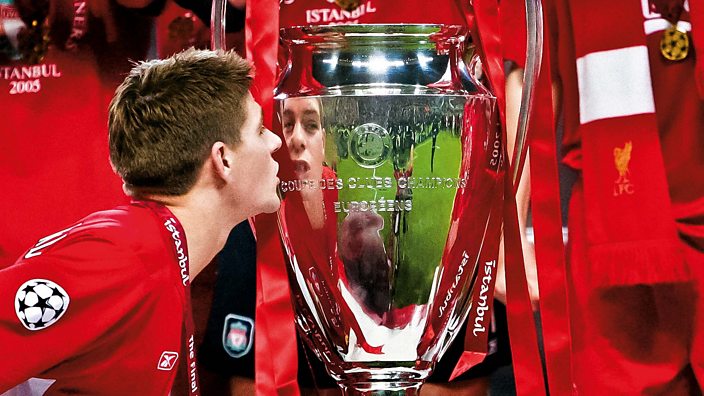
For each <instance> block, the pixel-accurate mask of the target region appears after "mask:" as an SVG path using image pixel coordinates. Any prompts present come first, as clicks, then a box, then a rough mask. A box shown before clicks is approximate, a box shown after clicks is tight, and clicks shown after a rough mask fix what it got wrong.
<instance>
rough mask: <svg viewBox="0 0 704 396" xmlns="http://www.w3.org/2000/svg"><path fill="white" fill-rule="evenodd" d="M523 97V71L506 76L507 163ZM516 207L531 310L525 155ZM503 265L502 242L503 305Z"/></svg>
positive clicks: (499, 289) (501, 285) (534, 286)
mask: <svg viewBox="0 0 704 396" xmlns="http://www.w3.org/2000/svg"><path fill="white" fill-rule="evenodd" d="M522 93H523V69H521V68H518V67H516V68H513V69H512V70H511V71H510V72H509V73H508V75H507V76H506V135H507V142H506V143H507V148H508V155H509V159H510V160H513V158H512V156H513V150H514V147H515V144H516V134H517V129H518V114H519V110H520V105H521V95H522ZM516 205H517V207H518V225H519V229H520V232H521V245H522V247H523V260H524V264H525V270H526V278H527V280H528V290H529V292H530V297H531V301H532V302H533V304H534V306H535V305H536V304H537V302H538V299H539V293H538V272H537V268H536V264H535V250H534V246H533V244H532V243H531V242H529V241H528V239H527V237H526V223H527V221H528V210H529V208H530V155H529V154H528V155H526V162H525V165H524V167H523V173H522V174H521V181H520V184H519V187H518V190H517V191H516ZM505 271H506V270H505V265H504V246H503V238H502V240H501V245H500V247H499V262H498V271H497V274H498V275H497V278H496V292H495V297H496V298H497V299H498V300H499V301H501V302H503V303H506V275H505Z"/></svg>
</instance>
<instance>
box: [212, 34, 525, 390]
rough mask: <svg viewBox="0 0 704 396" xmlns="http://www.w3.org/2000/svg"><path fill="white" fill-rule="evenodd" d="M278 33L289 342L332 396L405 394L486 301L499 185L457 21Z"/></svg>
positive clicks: (498, 142)
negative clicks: (301, 347)
mask: <svg viewBox="0 0 704 396" xmlns="http://www.w3.org/2000/svg"><path fill="white" fill-rule="evenodd" d="M216 25H217V24H216ZM281 38H282V42H283V45H284V47H285V49H286V51H287V54H288V59H287V63H286V64H285V65H284V67H283V71H282V74H281V76H280V79H279V84H278V87H277V89H276V92H275V107H276V109H277V111H278V114H279V120H280V122H281V131H282V138H283V140H284V141H285V144H284V145H285V149H284V150H286V152H287V155H285V157H286V158H284V160H283V161H282V163H281V174H280V179H281V184H280V189H281V192H282V197H283V199H282V206H281V209H280V211H279V215H278V216H279V226H280V233H281V238H282V241H283V246H284V248H285V255H286V257H287V261H288V266H287V268H288V272H289V279H290V284H291V291H292V297H293V305H294V308H295V311H296V322H297V325H298V329H299V332H300V334H301V335H302V338H303V339H304V340H305V342H306V343H307V344H308V345H309V346H310V347H311V349H312V350H313V351H314V352H315V354H316V355H317V357H318V358H320V359H321V360H322V361H323V362H324V364H325V367H326V369H327V371H328V373H329V374H330V375H331V376H332V377H333V378H334V379H335V380H336V381H337V382H338V384H339V385H340V387H341V389H342V391H343V393H344V394H380V395H381V394H395V393H398V394H406V395H414V394H417V393H418V392H419V389H420V386H421V385H422V383H423V381H424V380H425V378H427V377H428V375H429V374H430V373H431V372H432V370H433V366H434V364H435V362H436V361H437V360H438V359H439V358H440V356H441V355H442V353H443V352H444V350H445V349H446V348H447V347H448V346H449V344H450V342H451V341H452V340H453V338H454V336H455V335H456V334H457V333H458V332H459V330H460V326H463V325H465V321H466V319H467V317H468V315H469V313H470V309H471V308H472V306H473V305H474V307H475V308H477V304H482V303H484V304H486V300H487V298H491V296H487V295H486V294H483V295H482V293H479V288H480V287H481V286H482V276H483V274H484V271H485V269H484V266H485V265H488V264H487V263H492V260H491V259H495V256H496V254H497V240H498V235H499V234H500V228H501V215H500V210H501V207H502V202H503V191H504V181H503V180H504V179H503V178H504V177H505V176H506V175H505V174H504V172H503V171H502V169H504V168H503V167H502V161H505V158H503V145H504V141H503V137H502V133H501V129H500V127H499V117H498V108H497V103H496V98H495V97H494V96H493V95H492V94H491V93H490V91H489V90H488V89H487V88H486V86H485V84H484V83H483V79H482V76H481V73H482V71H481V62H480V60H479V57H478V56H476V55H475V54H473V51H472V46H471V43H469V41H470V40H469V35H468V32H467V31H466V30H465V28H464V27H460V26H446V25H338V26H308V27H296V28H290V29H283V30H282V32H281ZM465 60H468V62H465ZM527 78H528V77H527ZM524 111H527V110H524ZM521 144H522V143H521V142H518V145H519V146H520V145H521ZM518 151H519V152H520V151H521V150H520V148H519V149H518ZM519 161H520V160H519ZM493 263H495V261H493ZM473 296H474V297H475V298H472V297H473ZM477 312H481V313H482V314H483V311H481V309H480V310H477ZM475 316H476V315H475ZM480 319H481V320H480ZM483 319H484V318H479V319H477V318H476V317H475V318H474V323H473V324H470V325H471V326H475V327H474V329H476V330H479V331H486V326H487V325H488V319H487V320H486V321H484V320H483ZM482 326H483V327H482Z"/></svg>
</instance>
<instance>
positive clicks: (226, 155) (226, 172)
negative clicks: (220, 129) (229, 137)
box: [209, 142, 235, 181]
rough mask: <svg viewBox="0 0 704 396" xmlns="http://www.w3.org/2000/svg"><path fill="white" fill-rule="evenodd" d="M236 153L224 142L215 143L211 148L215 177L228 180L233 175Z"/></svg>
mask: <svg viewBox="0 0 704 396" xmlns="http://www.w3.org/2000/svg"><path fill="white" fill-rule="evenodd" d="M234 159H235V156H234V153H233V152H232V150H230V148H229V147H227V145H226V144H225V143H223V142H215V143H214V144H213V146H212V147H211V148H210V158H209V160H210V163H211V164H212V167H213V176H214V177H216V178H218V179H221V180H223V181H224V180H227V179H229V177H230V176H231V175H232V172H233V165H234Z"/></svg>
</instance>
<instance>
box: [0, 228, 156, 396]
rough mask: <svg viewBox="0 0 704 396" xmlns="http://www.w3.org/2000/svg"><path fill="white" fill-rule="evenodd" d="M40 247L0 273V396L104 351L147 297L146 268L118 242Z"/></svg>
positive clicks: (83, 239) (88, 238) (88, 239)
mask: <svg viewBox="0 0 704 396" xmlns="http://www.w3.org/2000/svg"><path fill="white" fill-rule="evenodd" d="M55 235H56V234H55ZM56 238H58V239H62V238H61V237H60V235H59V237H55V239H56ZM43 241H44V242H42V241H40V242H39V243H38V244H37V245H36V246H35V247H34V248H32V249H30V250H29V251H28V252H27V253H26V254H25V255H24V256H23V257H22V258H21V259H20V260H19V261H18V262H17V263H16V264H15V265H13V266H11V267H8V268H5V269H3V270H0V345H2V350H3V356H5V358H4V359H0V372H1V373H2V375H0V394H2V393H3V392H4V391H5V390H7V389H10V388H12V387H13V386H15V385H17V384H18V383H21V382H24V381H25V380H27V379H28V378H31V377H40V378H41V377H42V373H44V372H46V371H47V370H49V369H51V368H54V367H55V366H57V365H59V364H60V363H62V362H64V361H66V360H69V359H74V358H76V357H78V356H80V355H82V354H84V353H88V352H89V351H90V350H91V349H92V348H95V347H97V346H99V345H100V342H101V337H103V336H104V335H105V334H106V333H107V332H109V331H110V330H111V329H112V328H115V327H118V325H119V323H120V321H121V320H122V319H123V318H125V317H128V316H129V315H130V313H131V311H133V310H134V309H135V308H136V307H139V305H140V303H143V302H144V297H145V296H146V295H148V290H147V289H148V286H147V285H148V283H147V282H146V280H147V279H148V276H147V275H146V273H145V271H144V269H143V268H144V267H143V266H142V265H140V264H139V263H136V262H135V261H136V260H137V259H136V258H135V255H134V253H131V252H127V251H126V250H125V249H122V248H120V247H118V245H117V244H115V243H114V242H113V241H109V240H106V239H103V238H98V237H95V236H92V235H81V236H80V237H77V238H70V237H69V238H66V239H64V240H63V241H61V240H59V241H53V242H52V241H51V240H50V241H49V242H51V243H50V244H51V245H54V246H48V245H46V246H48V247H47V248H46V250H45V249H42V248H43V246H42V243H44V244H48V243H49V242H47V241H45V240H43ZM46 246H44V247H46ZM49 248H50V249H49ZM8 357H12V358H8Z"/></svg>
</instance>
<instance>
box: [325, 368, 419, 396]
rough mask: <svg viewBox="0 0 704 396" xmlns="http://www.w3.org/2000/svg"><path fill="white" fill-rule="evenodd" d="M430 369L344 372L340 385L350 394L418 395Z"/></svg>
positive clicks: (359, 395) (343, 391)
mask: <svg viewBox="0 0 704 396" xmlns="http://www.w3.org/2000/svg"><path fill="white" fill-rule="evenodd" d="M428 374H429V370H428V371H425V370H421V371H415V370H403V369H402V370H398V368H397V369H395V370H392V369H374V370H359V371H355V372H347V373H345V374H343V375H342V376H341V377H340V378H339V380H338V385H339V386H340V390H341V391H342V394H343V395H349V396H361V395H364V396H417V395H419V394H420V387H421V386H422V385H423V382H424V380H425V378H426V377H427V376H428Z"/></svg>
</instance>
